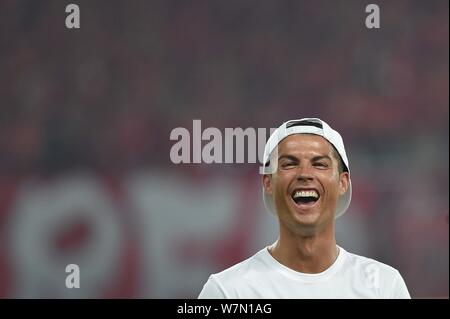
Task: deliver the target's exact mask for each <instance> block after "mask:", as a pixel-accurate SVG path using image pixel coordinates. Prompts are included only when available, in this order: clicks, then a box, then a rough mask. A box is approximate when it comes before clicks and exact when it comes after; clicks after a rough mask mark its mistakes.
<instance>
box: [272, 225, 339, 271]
mask: <svg viewBox="0 0 450 319" xmlns="http://www.w3.org/2000/svg"><path fill="white" fill-rule="evenodd" d="M269 252H270V254H271V255H272V256H273V257H274V258H275V259H276V260H277V261H278V262H280V263H281V264H283V265H285V266H286V267H289V268H291V269H293V270H295V271H298V272H302V273H320V272H323V271H325V270H326V269H328V268H329V267H330V266H331V265H332V264H333V263H334V261H335V260H336V258H337V256H338V254H339V250H338V248H337V246H336V239H335V235H334V227H331V228H330V229H328V230H326V231H324V232H322V233H314V234H308V235H301V234H298V233H293V232H291V231H289V230H287V229H285V228H284V229H283V228H282V226H280V236H279V238H278V240H277V241H276V242H275V243H274V244H273V245H272V246H270V247H269Z"/></svg>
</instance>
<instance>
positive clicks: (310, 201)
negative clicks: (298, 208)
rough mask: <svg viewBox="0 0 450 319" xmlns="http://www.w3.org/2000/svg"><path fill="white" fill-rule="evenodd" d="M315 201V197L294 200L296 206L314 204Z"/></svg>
mask: <svg viewBox="0 0 450 319" xmlns="http://www.w3.org/2000/svg"><path fill="white" fill-rule="evenodd" d="M316 200H317V198H315V197H299V198H296V199H295V202H296V203H297V204H309V203H314V202H315V201H316Z"/></svg>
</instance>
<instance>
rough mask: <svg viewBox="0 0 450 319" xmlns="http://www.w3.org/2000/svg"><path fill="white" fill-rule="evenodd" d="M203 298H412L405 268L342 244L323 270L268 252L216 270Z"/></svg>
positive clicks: (260, 252) (266, 249)
mask: <svg viewBox="0 0 450 319" xmlns="http://www.w3.org/2000/svg"><path fill="white" fill-rule="evenodd" d="M198 298H200V299H215V298H217V299H220V298H234V299H238V298H243V299H258V298H264V299H275V298H276V299H278V298H289V299H296V298H309V299H331V298H333V299H341V298H342V299H345V298H397V299H409V298H411V297H410V295H409V292H408V289H407V288H406V285H405V282H404V281H403V278H402V276H401V275H400V273H399V272H398V271H397V270H396V269H394V268H392V267H391V266H388V265H386V264H383V263H380V262H378V261H376V260H373V259H370V258H366V257H362V256H358V255H355V254H352V253H349V252H347V251H345V250H344V249H343V248H341V247H339V255H338V257H337V258H336V260H335V262H334V263H333V264H332V265H331V266H330V267H329V268H328V269H326V270H325V271H323V272H321V273H318V274H306V273H300V272H297V271H295V270H292V269H290V268H288V267H286V266H284V265H282V264H281V263H279V262H278V261H277V260H276V259H275V258H273V257H272V255H271V254H270V253H269V251H268V247H266V248H264V249H262V250H260V251H259V252H257V253H256V254H255V255H253V256H252V257H250V258H248V259H247V260H244V261H243V262H241V263H239V264H236V265H234V266H232V267H230V268H228V269H226V270H224V271H222V272H220V273H217V274H214V275H211V276H210V277H209V279H208V281H207V282H206V284H205V285H204V287H203V290H202V291H201V292H200V295H199V297H198Z"/></svg>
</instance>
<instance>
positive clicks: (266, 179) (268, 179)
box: [262, 174, 272, 195]
mask: <svg viewBox="0 0 450 319" xmlns="http://www.w3.org/2000/svg"><path fill="white" fill-rule="evenodd" d="M262 183H263V187H264V191H265V192H266V193H267V194H269V195H272V176H271V175H267V174H266V175H263V177H262Z"/></svg>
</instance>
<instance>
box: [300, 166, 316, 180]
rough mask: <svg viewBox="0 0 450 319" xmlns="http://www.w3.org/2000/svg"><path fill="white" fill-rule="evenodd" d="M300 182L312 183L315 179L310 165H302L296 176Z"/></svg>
mask: <svg viewBox="0 0 450 319" xmlns="http://www.w3.org/2000/svg"><path fill="white" fill-rule="evenodd" d="M296 178H297V180H298V181H310V180H313V179H314V176H313V174H312V170H311V167H309V165H300V167H299V168H298V171H297V176H296Z"/></svg>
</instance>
